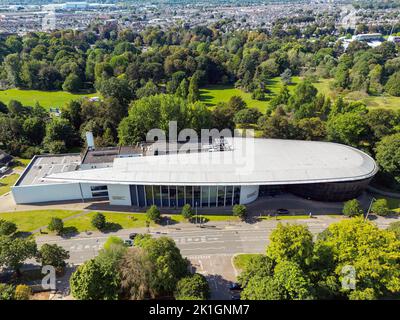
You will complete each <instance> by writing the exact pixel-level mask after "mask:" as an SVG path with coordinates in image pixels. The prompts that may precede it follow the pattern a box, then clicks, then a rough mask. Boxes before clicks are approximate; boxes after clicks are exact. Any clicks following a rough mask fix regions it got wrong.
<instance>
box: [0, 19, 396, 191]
mask: <svg viewBox="0 0 400 320" xmlns="http://www.w3.org/2000/svg"><path fill="white" fill-rule="evenodd" d="M220 27H221V26H220V25H219V24H215V25H213V26H210V27H195V28H192V29H185V28H171V29H170V30H167V31H163V30H161V29H158V28H154V27H151V28H147V29H146V30H145V31H143V32H141V33H135V32H133V31H132V30H118V29H117V28H115V27H111V26H98V27H92V28H91V29H90V30H87V31H85V32H81V31H69V30H66V31H59V32H54V33H50V34H48V33H32V34H28V35H26V36H23V37H19V36H15V35H13V36H8V37H6V38H4V39H1V40H0V61H1V65H0V79H1V83H0V85H1V86H2V88H3V89H7V88H12V87H17V88H21V89H37V90H64V91H70V92H95V91H97V92H99V94H101V97H102V99H101V101H90V100H88V99H82V100H79V101H72V102H71V103H69V104H68V105H66V106H65V107H64V109H63V110H62V116H61V117H51V116H50V115H49V114H48V112H47V111H46V110H44V109H43V108H42V107H41V106H40V105H34V106H23V105H22V104H21V103H19V102H18V101H10V103H9V105H7V106H6V105H4V104H2V103H0V148H2V149H5V150H6V151H8V152H10V153H12V154H13V155H19V156H22V157H31V156H32V155H34V154H36V153H40V152H51V153H60V152H66V151H69V150H73V149H76V148H78V147H82V146H83V145H84V139H83V138H84V133H85V132H86V131H89V130H90V131H92V132H93V133H94V135H95V137H96V144H97V145H98V146H112V145H117V144H134V143H136V142H139V141H143V140H144V139H145V134H146V132H147V131H148V130H149V129H152V128H157V127H158V128H161V129H166V128H167V125H168V121H170V120H177V121H178V129H181V128H187V127H190V128H193V129H195V130H198V131H199V130H200V129H201V128H218V129H223V128H231V129H233V128H235V127H241V128H247V127H250V128H255V129H257V130H258V132H259V135H260V136H263V137H269V138H285V139H306V140H327V141H334V142H339V143H344V144H348V145H351V146H354V147H358V148H361V149H363V150H365V151H366V152H368V153H369V154H371V155H372V156H374V157H375V158H377V160H378V162H379V164H380V166H381V167H382V171H381V175H380V178H379V179H380V180H382V181H381V183H385V184H386V185H388V186H394V187H395V186H396V185H397V182H400V174H399V170H400V159H397V158H396V152H397V151H396V152H395V153H393V152H392V151H393V150H398V147H399V145H400V142H399V141H400V140H399V139H398V138H399V137H400V126H399V125H400V112H399V111H397V110H389V109H385V110H380V109H373V110H372V109H368V108H367V107H366V106H365V105H364V104H363V103H361V102H349V101H347V100H345V99H342V98H340V95H339V98H338V99H336V100H332V99H330V98H329V97H325V96H324V95H322V94H319V93H318V91H317V89H316V88H315V86H314V83H315V82H317V81H318V80H319V79H323V78H334V81H333V86H334V87H335V88H334V89H335V90H336V91H337V92H339V93H340V92H343V93H346V92H364V93H367V94H369V95H382V94H384V95H392V96H400V85H399V84H400V57H399V50H400V49H399V48H400V47H399V46H396V45H395V44H394V43H391V42H385V43H384V44H382V45H381V46H379V47H376V48H370V47H368V46H367V45H366V44H365V43H361V42H352V43H351V45H350V46H349V48H348V49H347V51H346V52H344V50H343V47H342V46H341V44H340V42H337V41H336V40H337V38H336V37H334V36H331V35H330V34H331V30H330V29H329V26H328V27H326V28H317V27H315V28H312V27H311V28H309V29H310V30H308V29H307V30H308V31H307V30H306V31H303V32H302V31H300V30H299V29H297V28H295V27H292V28H289V29H288V30H286V31H284V30H283V29H282V28H281V27H280V26H279V24H278V25H277V26H276V27H275V28H274V29H273V30H272V32H267V31H263V30H258V31H238V32H232V33H227V32H222V31H221V29H220ZM365 28H366V30H365V31H371V30H368V28H367V27H365V26H359V27H358V29H360V30H359V31H362V30H363V29H365ZM293 76H300V77H301V79H302V81H301V82H300V83H299V84H298V85H297V86H296V87H295V89H294V91H293V92H290V91H289V89H288V85H289V84H290V83H291V79H292V77H293ZM274 77H280V78H281V81H282V88H281V89H280V92H279V94H278V95H275V96H274V97H273V98H272V100H270V101H269V103H268V108H267V111H266V112H265V113H264V114H263V113H261V112H260V111H259V110H257V109H254V108H249V107H247V106H246V104H245V103H244V101H243V100H242V99H241V98H240V97H233V98H232V99H231V100H230V101H229V102H227V103H222V102H221V103H219V104H217V105H216V106H215V107H213V108H210V107H209V106H207V105H205V104H204V103H203V102H201V101H200V91H199V90H200V89H199V88H201V87H203V86H205V85H209V84H234V85H235V86H236V87H237V88H240V89H241V90H243V91H246V92H250V93H251V94H252V97H253V98H254V99H257V100H261V101H265V100H267V99H270V98H269V97H268V93H269V91H270V89H269V86H270V84H271V79H272V78H274ZM266 103H267V102H266Z"/></svg>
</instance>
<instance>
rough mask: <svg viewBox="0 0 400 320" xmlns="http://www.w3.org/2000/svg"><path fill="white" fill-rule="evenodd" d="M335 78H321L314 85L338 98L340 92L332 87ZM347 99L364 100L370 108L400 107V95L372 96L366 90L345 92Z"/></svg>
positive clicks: (320, 90)
mask: <svg viewBox="0 0 400 320" xmlns="http://www.w3.org/2000/svg"><path fill="white" fill-rule="evenodd" d="M332 82H333V79H321V80H320V81H319V82H318V83H314V86H315V87H316V88H317V89H318V91H319V92H320V93H323V94H324V95H326V96H329V97H331V98H333V99H336V98H337V97H338V96H339V95H340V93H338V92H336V91H335V90H332V89H331V83H332ZM343 95H344V97H345V99H346V100H349V101H362V102H364V103H365V104H366V106H367V107H368V108H371V109H372V108H385V109H396V108H400V97H394V96H390V95H381V96H370V95H368V94H367V93H365V92H359V91H355V92H350V93H344V94H343Z"/></svg>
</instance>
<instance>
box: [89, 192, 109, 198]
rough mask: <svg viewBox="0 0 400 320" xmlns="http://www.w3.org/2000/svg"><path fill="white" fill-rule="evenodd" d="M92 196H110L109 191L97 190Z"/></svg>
mask: <svg viewBox="0 0 400 320" xmlns="http://www.w3.org/2000/svg"><path fill="white" fill-rule="evenodd" d="M92 197H93V198H103V197H108V191H96V192H92Z"/></svg>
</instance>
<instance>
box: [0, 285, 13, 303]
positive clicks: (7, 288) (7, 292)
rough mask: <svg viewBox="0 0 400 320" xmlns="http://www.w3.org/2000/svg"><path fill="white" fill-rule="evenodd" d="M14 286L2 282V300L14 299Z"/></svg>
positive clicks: (0, 297) (0, 294)
mask: <svg viewBox="0 0 400 320" xmlns="http://www.w3.org/2000/svg"><path fill="white" fill-rule="evenodd" d="M14 292H15V289H14V286H13V285H12V284H7V283H0V300H12V299H14Z"/></svg>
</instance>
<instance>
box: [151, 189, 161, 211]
mask: <svg viewBox="0 0 400 320" xmlns="http://www.w3.org/2000/svg"><path fill="white" fill-rule="evenodd" d="M160 188H161V187H160V186H153V193H154V204H155V205H156V206H158V207H160V206H161V191H160Z"/></svg>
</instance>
